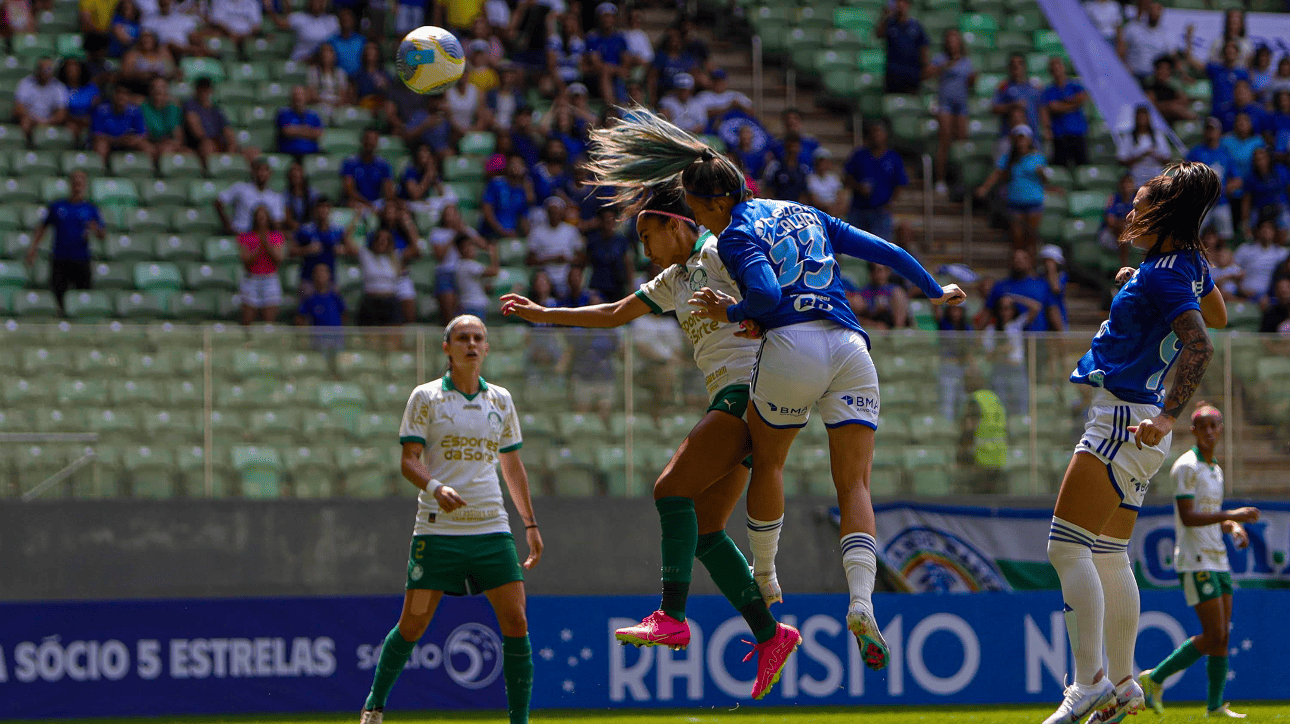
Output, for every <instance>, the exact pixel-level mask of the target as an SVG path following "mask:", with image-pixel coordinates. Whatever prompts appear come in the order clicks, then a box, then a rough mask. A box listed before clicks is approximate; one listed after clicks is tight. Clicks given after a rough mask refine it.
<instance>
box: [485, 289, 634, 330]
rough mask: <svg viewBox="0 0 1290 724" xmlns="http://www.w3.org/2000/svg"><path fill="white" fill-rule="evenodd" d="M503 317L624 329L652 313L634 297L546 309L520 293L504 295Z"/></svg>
mask: <svg viewBox="0 0 1290 724" xmlns="http://www.w3.org/2000/svg"><path fill="white" fill-rule="evenodd" d="M502 314H503V315H504V316H508V317H509V316H511V315H514V316H516V317H519V318H520V319H523V320H524V321H526V322H532V323H534V324H557V325H559V326H561V327H598V328H611V327H621V326H623V325H624V324H627V323H628V322H630V321H632V320H633V319H636V318H637V317H643V316H645V315H646V314H649V305H647V304H646V303H645V302H642V301H641V300H640V297H637V296H636V295H635V294H630V295H628V296H625V297H623V298H622V299H619V300H618V301H616V302H606V303H604V304H593V305H592V306H590V307H544V306H542V305H541V304H538V303H537V302H534V301H533V300H531V299H528V298H527V297H522V296H520V295H519V294H506V295H503V296H502Z"/></svg>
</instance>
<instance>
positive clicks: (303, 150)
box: [276, 86, 323, 157]
mask: <svg viewBox="0 0 1290 724" xmlns="http://www.w3.org/2000/svg"><path fill="white" fill-rule="evenodd" d="M276 123H277V126H278V152H279V153H289V154H291V155H292V156H297V157H299V156H305V155H308V154H311V153H318V151H319V148H318V139H319V138H322V134H323V124H322V119H321V118H319V117H318V114H317V113H314V112H313V111H312V110H310V109H309V107H308V106H306V105H305V89H304V86H295V87H294V88H292V89H291V105H290V106H287V107H286V108H283V109H281V110H279V111H278V118H277V122H276Z"/></svg>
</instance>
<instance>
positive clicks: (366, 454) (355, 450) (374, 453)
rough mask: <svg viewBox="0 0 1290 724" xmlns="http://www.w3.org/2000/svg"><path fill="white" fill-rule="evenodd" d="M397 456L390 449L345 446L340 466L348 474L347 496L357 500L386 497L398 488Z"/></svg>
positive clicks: (339, 457)
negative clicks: (396, 477)
mask: <svg viewBox="0 0 1290 724" xmlns="http://www.w3.org/2000/svg"><path fill="white" fill-rule="evenodd" d="M396 461H397V454H396V453H394V452H387V449H386V448H364V447H356V446H351V447H341V448H339V449H338V450H336V466H337V467H338V468H340V470H341V471H342V472H343V473H344V477H345V494H346V495H348V496H352V497H356V498H384V497H387V496H389V495H390V494H391V493H392V492H393V490H394V486H393V485H392V483H393V482H394V474H393V473H392V472H391V470H392V469H393V468H394V466H395V465H396Z"/></svg>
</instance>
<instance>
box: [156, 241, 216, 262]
mask: <svg viewBox="0 0 1290 724" xmlns="http://www.w3.org/2000/svg"><path fill="white" fill-rule="evenodd" d="M153 249H154V253H155V254H156V257H157V259H159V260H161V261H171V262H185V261H201V260H202V259H203V258H204V256H205V254H204V252H203V250H202V242H201V240H199V239H196V238H193V237H192V236H188V235H179V234H163V235H161V236H158V237H157V238H156V242H155V244H154V245H153Z"/></svg>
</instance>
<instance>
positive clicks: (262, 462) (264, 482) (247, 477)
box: [231, 445, 282, 499]
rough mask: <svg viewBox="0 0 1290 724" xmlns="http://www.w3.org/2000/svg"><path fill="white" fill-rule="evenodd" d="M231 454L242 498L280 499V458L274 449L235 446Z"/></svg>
mask: <svg viewBox="0 0 1290 724" xmlns="http://www.w3.org/2000/svg"><path fill="white" fill-rule="evenodd" d="M231 453H232V460H233V469H234V470H236V471H237V473H238V475H239V476H241V479H242V496H243V497H246V498H252V499H254V498H261V499H267V498H277V497H280V495H281V493H280V486H281V483H282V457H281V456H280V455H279V454H278V451H277V450H276V449H274V448H271V447H264V446H258V445H235V446H233V449H232V451H231Z"/></svg>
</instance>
